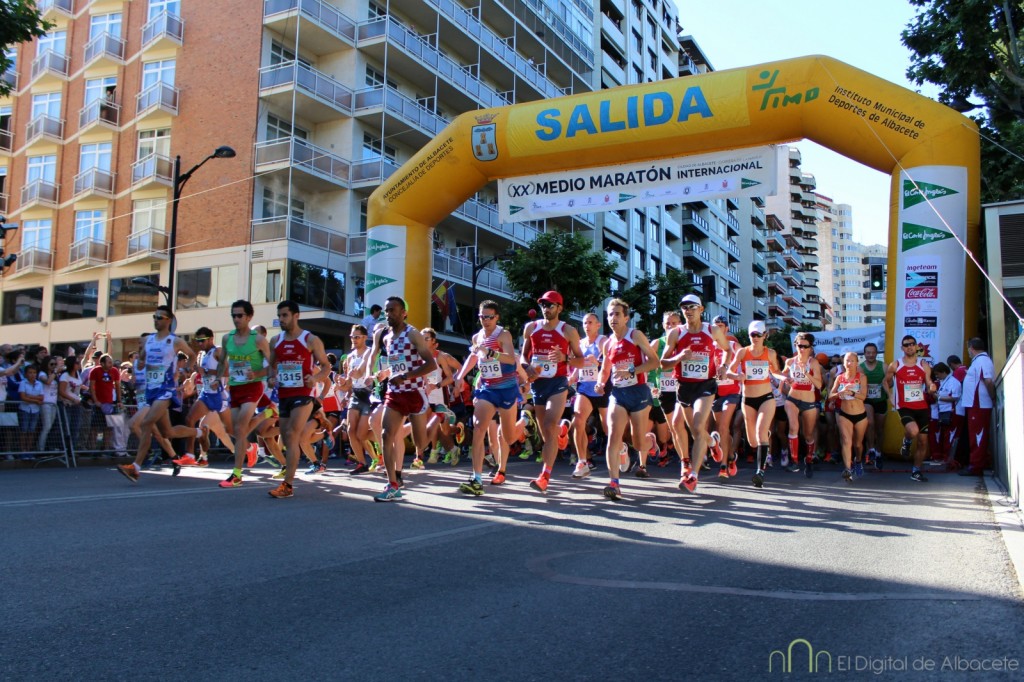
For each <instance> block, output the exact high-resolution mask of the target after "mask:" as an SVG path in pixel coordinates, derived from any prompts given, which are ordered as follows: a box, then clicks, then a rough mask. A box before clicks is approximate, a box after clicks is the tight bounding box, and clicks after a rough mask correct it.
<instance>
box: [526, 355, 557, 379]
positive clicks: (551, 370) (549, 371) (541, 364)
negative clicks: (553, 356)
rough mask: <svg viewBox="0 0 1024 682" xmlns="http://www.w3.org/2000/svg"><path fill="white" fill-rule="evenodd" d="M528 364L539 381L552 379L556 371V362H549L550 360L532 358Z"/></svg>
mask: <svg viewBox="0 0 1024 682" xmlns="http://www.w3.org/2000/svg"><path fill="white" fill-rule="evenodd" d="M530 364H531V365H533V371H534V372H536V373H537V376H539V377H540V378H541V379H550V378H552V377H554V376H555V373H556V372H557V371H558V363H557V362H551V361H550V360H544V359H541V358H539V357H536V356H534V358H533V359H532V360H531V361H530Z"/></svg>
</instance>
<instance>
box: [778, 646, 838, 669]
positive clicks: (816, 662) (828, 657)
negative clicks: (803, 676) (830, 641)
mask: <svg viewBox="0 0 1024 682" xmlns="http://www.w3.org/2000/svg"><path fill="white" fill-rule="evenodd" d="M805 652H806V654H807V656H806V659H805V657H804V653H805ZM794 654H796V655H797V658H796V660H795V661H794V659H793V655H794ZM804 660H806V661H807V668H806V669H805V668H804V666H803V663H804ZM794 663H796V665H795V666H794V665H793V664H794ZM826 665H827V667H826ZM768 672H770V673H772V672H783V673H792V672H809V673H826V672H827V673H830V672H832V654H830V653H829V652H827V651H819V652H818V653H817V654H815V653H814V647H813V646H812V645H811V643H810V642H808V641H807V640H806V639H803V638H798V639H794V640H793V641H792V642H790V643H789V646H788V647H786V651H785V653H783V652H782V651H781V650H779V649H776V650H775V651H773V652H771V653H770V654H768Z"/></svg>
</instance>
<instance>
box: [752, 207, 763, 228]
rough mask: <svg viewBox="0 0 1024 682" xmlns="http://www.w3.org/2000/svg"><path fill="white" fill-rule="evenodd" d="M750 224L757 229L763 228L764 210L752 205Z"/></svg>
mask: <svg viewBox="0 0 1024 682" xmlns="http://www.w3.org/2000/svg"><path fill="white" fill-rule="evenodd" d="M750 222H751V223H753V224H754V225H755V226H757V227H764V223H765V217H764V209H762V208H758V207H757V206H753V205H752V206H751V207H750Z"/></svg>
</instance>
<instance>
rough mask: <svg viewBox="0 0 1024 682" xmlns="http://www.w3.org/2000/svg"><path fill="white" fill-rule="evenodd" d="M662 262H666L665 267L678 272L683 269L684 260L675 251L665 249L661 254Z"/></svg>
mask: <svg viewBox="0 0 1024 682" xmlns="http://www.w3.org/2000/svg"><path fill="white" fill-rule="evenodd" d="M661 257H662V260H663V261H664V262H665V267H667V268H668V267H671V268H675V269H676V270H682V269H683V259H682V258H680V257H679V254H677V253H676V252H675V251H671V250H669V249H667V248H666V249H665V250H663V251H662V252H661Z"/></svg>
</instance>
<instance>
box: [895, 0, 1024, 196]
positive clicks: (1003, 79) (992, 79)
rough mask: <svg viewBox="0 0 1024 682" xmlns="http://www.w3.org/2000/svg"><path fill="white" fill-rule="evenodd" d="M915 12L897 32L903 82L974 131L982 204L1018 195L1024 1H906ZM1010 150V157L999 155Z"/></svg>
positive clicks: (1023, 126) (1021, 183)
mask: <svg viewBox="0 0 1024 682" xmlns="http://www.w3.org/2000/svg"><path fill="white" fill-rule="evenodd" d="M910 3H911V5H913V6H915V7H917V8H919V9H918V13H917V15H916V16H915V17H914V20H913V21H912V22H911V23H910V24H909V25H908V26H907V28H906V29H905V30H904V31H903V33H902V40H903V44H904V45H906V46H907V48H909V49H910V51H911V53H912V55H911V63H910V67H909V68H908V69H907V78H909V79H910V80H911V81H912V82H914V83H916V84H917V85H923V84H924V83H932V84H934V85H937V86H939V88H941V91H940V93H939V97H938V99H939V101H940V102H942V103H944V104H947V105H949V106H950V107H952V108H954V109H956V110H958V111H964V112H969V111H973V110H975V109H983V112H982V113H980V114H976V115H974V116H972V118H973V119H974V120H975V122H977V123H978V126H979V127H980V128H981V132H982V139H981V151H982V155H981V171H982V173H981V176H982V201H983V202H993V201H1004V200H1007V199H1013V198H1017V197H1019V196H1020V195H1021V194H1022V193H1024V161H1022V160H1021V156H1022V154H1021V150H1024V146H1022V144H1021V143H1022V142H1024V61H1022V52H1024V34H1022V32H1021V31H1022V29H1024V3H1021V2H1020V1H1019V0H1016V1H1014V2H1010V1H1009V0H1001V1H1000V0H997V1H995V2H993V1H992V0H910ZM1007 150H1010V151H1007Z"/></svg>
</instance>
